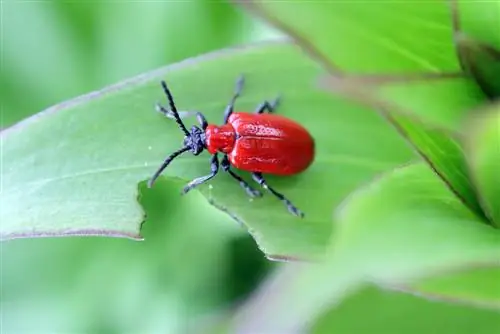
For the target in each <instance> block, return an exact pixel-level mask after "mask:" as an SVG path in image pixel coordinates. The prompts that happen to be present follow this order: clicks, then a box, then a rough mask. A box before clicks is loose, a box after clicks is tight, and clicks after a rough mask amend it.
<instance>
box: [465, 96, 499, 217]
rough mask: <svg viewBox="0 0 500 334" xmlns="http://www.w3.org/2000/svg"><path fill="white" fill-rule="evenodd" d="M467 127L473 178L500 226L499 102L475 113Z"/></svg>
mask: <svg viewBox="0 0 500 334" xmlns="http://www.w3.org/2000/svg"><path fill="white" fill-rule="evenodd" d="M466 128H467V130H468V131H467V137H466V147H467V150H466V151H467V156H468V158H469V159H468V160H469V163H470V166H471V171H472V175H473V179H474V180H475V183H476V185H477V188H478V191H479V193H480V196H481V202H482V203H483V206H484V207H485V210H486V211H487V213H488V216H489V217H490V218H491V219H492V221H493V223H494V224H495V225H496V226H497V227H500V103H494V104H490V105H489V106H486V107H484V108H481V109H478V110H475V114H474V116H473V117H471V118H470V121H469V122H468V123H467V124H466Z"/></svg>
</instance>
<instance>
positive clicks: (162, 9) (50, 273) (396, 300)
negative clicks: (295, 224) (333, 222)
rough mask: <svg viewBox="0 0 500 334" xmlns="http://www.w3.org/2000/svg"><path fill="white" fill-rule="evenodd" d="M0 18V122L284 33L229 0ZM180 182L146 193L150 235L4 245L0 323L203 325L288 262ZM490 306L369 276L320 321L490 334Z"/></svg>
mask: <svg viewBox="0 0 500 334" xmlns="http://www.w3.org/2000/svg"><path fill="white" fill-rule="evenodd" d="M1 19H2V22H1V28H2V34H1V41H2V47H1V49H2V50H1V51H2V62H1V65H2V68H1V73H0V85H1V86H0V88H1V89H0V100H1V103H2V109H1V119H0V121H1V128H5V127H8V126H10V125H12V124H14V123H15V122H17V121H19V120H21V119H23V118H25V117H28V116H30V115H32V114H34V113H36V112H39V111H41V110H43V109H45V108H47V107H49V106H51V105H53V104H56V103H59V102H61V101H64V100H66V99H70V98H73V97H75V96H78V95H80V94H84V93H87V92H89V91H93V90H97V89H100V88H103V87H104V86H106V85H109V84H113V83H116V82H117V81H120V80H123V79H126V78H129V77H132V76H135V75H137V74H140V73H143V72H145V71H149V70H152V69H155V68H158V67H161V66H165V65H167V64H170V63H174V62H177V61H180V60H182V59H185V58H188V57H192V56H196V55H199V54H202V53H205V52H209V51H212V50H217V49H220V48H225V47H229V46H236V45H239V44H243V43H248V42H257V41H262V40H266V39H269V38H276V37H279V36H280V33H278V32H276V31H275V30H274V29H272V28H270V27H269V26H267V25H265V24H263V23H262V22H260V21H256V20H255V19H254V18H252V17H250V16H248V15H247V14H246V13H245V12H243V11H241V10H238V9H236V8H235V7H233V6H232V5H230V4H229V3H227V2H221V1H164V2H97V1H88V2H84V1H81V2H63V1H38V2H33V1H30V2H27V1H2V15H1ZM142 186H144V185H142ZM172 187H175V188H176V189H177V188H178V187H179V185H176V184H175V181H165V180H162V181H160V182H159V183H158V186H156V187H155V188H153V189H152V190H151V191H148V196H146V197H144V198H142V199H141V203H142V204H143V205H144V207H145V209H146V211H147V212H148V214H149V216H148V220H147V222H146V223H145V225H144V227H143V231H142V234H143V236H144V237H145V241H143V242H136V241H130V240H124V239H109V238H76V237H73V238H53V239H32V240H13V241H9V242H5V243H2V244H0V246H1V287H0V289H1V290H0V293H1V304H0V307H1V312H0V316H1V319H0V320H1V330H0V331H1V332H2V333H187V332H192V333H204V332H205V331H204V330H200V328H204V326H209V325H212V324H213V325H216V324H217V323H218V321H222V323H224V319H225V316H226V314H227V313H226V312H232V311H234V310H237V309H238V307H239V306H240V304H241V303H242V302H244V301H245V300H246V298H247V297H248V296H250V295H251V294H252V292H254V291H255V289H256V288H257V287H258V286H259V284H261V283H262V282H264V281H265V280H266V279H267V278H268V277H269V274H270V273H271V272H273V271H276V270H279V269H280V267H283V266H286V265H284V264H278V263H274V262H269V261H268V260H266V259H265V258H264V255H263V254H262V252H260V250H259V249H258V248H257V246H256V244H255V242H254V241H253V239H251V238H250V236H249V235H248V234H247V233H246V231H245V230H244V229H243V228H241V227H240V226H239V225H238V224H237V223H236V222H234V221H233V220H231V219H230V218H228V217H227V216H226V215H225V214H223V213H220V212H218V211H217V210H215V209H214V208H212V207H211V206H210V205H209V204H208V203H207V202H206V200H205V199H204V198H203V197H202V196H201V195H200V194H198V193H197V192H193V193H192V194H190V196H184V197H180V196H178V195H177V194H178V193H177V191H176V190H172V189H171V188H172ZM168 194H173V195H168ZM194 208H195V209H194ZM297 302H298V303H300V301H297ZM395 311H397V312H395ZM388 314H390V315H391V317H392V318H389V316H388ZM360 315H363V316H367V317H364V322H360V321H359V318H360ZM368 315H369V316H368ZM415 317H421V318H419V319H423V320H425V321H422V322H420V321H415ZM496 317H498V314H495V313H493V312H487V311H479V310H477V311H475V310H469V309H468V308H466V307H462V306H449V305H446V304H436V303H432V302H428V301H424V300H422V299H418V298H416V297H410V296H406V295H401V294H387V293H383V292H381V291H379V290H374V289H368V290H367V291H363V292H360V293H358V294H356V295H355V296H354V297H353V299H352V300H348V301H347V302H346V304H343V305H342V307H341V308H340V309H339V310H333V311H330V312H327V313H325V314H324V316H323V317H322V318H321V319H320V321H319V322H318V323H317V324H316V325H315V326H314V328H313V330H314V332H317V333H333V332H335V333H353V334H357V333H379V332H386V331H387V332H389V333H403V332H414V333H422V332H430V331H429V330H430V329H432V328H437V330H436V331H435V333H454V334H455V333H458V332H459V331H460V330H463V333H470V332H471V331H472V330H474V332H475V333H485V334H486V333H492V334H493V333H495V331H494V330H493V331H492V327H491V324H492V320H493V319H496ZM221 319H222V320H221ZM395 319H397V320H396V321H395ZM456 319H461V320H462V322H457V321H456ZM438 321H444V322H445V323H446V324H445V325H443V324H442V325H441V327H440V326H437V327H436V323H437V322H438ZM483 323H484V328H483V327H481V324H483ZM465 324H468V326H466V325H465ZM377 326H378V327H377ZM499 326H500V323H499ZM374 329H375V330H374ZM391 330H392V331H391Z"/></svg>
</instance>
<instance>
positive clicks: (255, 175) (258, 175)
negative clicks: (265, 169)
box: [252, 173, 304, 217]
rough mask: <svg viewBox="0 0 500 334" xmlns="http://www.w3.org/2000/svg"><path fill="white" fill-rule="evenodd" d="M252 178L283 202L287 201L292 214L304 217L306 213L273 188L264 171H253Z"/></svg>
mask: <svg viewBox="0 0 500 334" xmlns="http://www.w3.org/2000/svg"><path fill="white" fill-rule="evenodd" d="M252 178H253V179H254V180H255V182H257V183H258V184H260V185H261V186H262V187H263V188H265V189H267V190H269V191H270V192H271V193H272V194H273V195H274V196H276V197H278V198H279V199H280V200H281V201H282V202H283V203H285V205H286V207H287V208H288V211H290V212H291V213H292V214H294V215H296V216H299V217H304V213H303V212H302V211H300V210H299V209H297V207H295V205H293V204H292V202H290V201H289V200H288V199H287V198H286V197H285V196H283V194H280V193H279V192H277V191H276V190H274V189H273V188H271V187H269V185H268V184H267V182H266V180H265V179H264V177H263V176H262V173H252Z"/></svg>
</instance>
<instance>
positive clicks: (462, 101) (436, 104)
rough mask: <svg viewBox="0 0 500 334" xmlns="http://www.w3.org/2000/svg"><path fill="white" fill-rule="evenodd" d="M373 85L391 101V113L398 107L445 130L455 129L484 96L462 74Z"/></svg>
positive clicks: (395, 111)
mask: <svg viewBox="0 0 500 334" xmlns="http://www.w3.org/2000/svg"><path fill="white" fill-rule="evenodd" d="M373 88H374V89H376V92H377V95H378V96H380V98H382V99H384V100H388V101H391V102H392V103H393V104H394V106H395V108H394V111H393V112H394V113H397V112H398V109H402V110H403V112H404V114H406V115H408V116H409V117H413V118H415V119H416V120H419V121H421V122H422V123H426V124H429V125H432V127H436V128H439V129H442V130H444V131H446V132H457V131H458V130H459V129H460V128H461V126H462V124H463V121H464V119H465V118H466V117H467V115H468V114H469V112H470V110H471V109H473V108H476V107H478V106H479V105H481V104H482V103H483V102H484V101H485V99H486V96H485V95H484V93H483V92H482V91H481V89H480V88H479V87H478V85H477V84H476V83H475V82H474V81H472V80H471V79H470V78H464V77H450V78H441V79H438V78H435V79H433V80H426V79H425V78H422V79H421V80H406V81H402V82H397V81H396V82H390V81H389V82H386V83H383V84H380V85H377V86H376V87H373Z"/></svg>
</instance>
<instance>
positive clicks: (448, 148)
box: [324, 77, 484, 216]
mask: <svg viewBox="0 0 500 334" xmlns="http://www.w3.org/2000/svg"><path fill="white" fill-rule="evenodd" d="M349 81H351V80H350V79H347V80H344V79H339V78H335V77H329V78H327V80H324V82H325V84H326V88H327V89H331V90H332V91H334V92H336V93H337V94H342V95H344V96H346V97H349V98H351V99H353V100H355V101H358V103H360V104H362V105H366V106H372V107H373V108H374V110H376V111H378V112H380V113H382V115H384V116H385V117H386V119H387V120H388V121H389V122H390V123H392V124H393V125H394V127H395V128H396V129H398V131H399V133H400V134H401V135H402V136H403V137H404V138H406V139H407V140H408V141H409V143H410V144H411V145H412V146H413V147H414V148H415V149H416V150H417V151H418V152H419V153H420V154H421V155H422V157H423V158H424V160H425V161H426V162H427V163H428V164H429V165H430V166H431V167H432V168H433V169H434V170H435V171H436V173H437V174H438V175H439V176H440V177H441V178H442V180H443V181H444V182H445V183H446V184H447V185H448V186H449V187H450V189H451V190H452V191H453V192H454V193H455V194H456V195H457V197H458V198H460V199H461V200H462V201H463V203H464V204H466V205H467V206H469V208H471V209H472V210H473V211H474V212H476V213H477V214H478V215H480V216H484V213H483V210H482V209H481V206H480V205H479V203H478V199H477V196H476V192H475V190H474V187H473V185H472V184H471V181H470V179H469V172H468V168H467V163H466V159H465V155H464V152H463V148H462V145H461V143H460V142H459V141H458V139H457V137H458V134H456V133H451V132H448V131H445V130H443V129H440V128H434V127H431V126H429V125H427V124H424V123H422V122H421V121H418V120H415V119H414V118H413V117H412V116H411V115H410V113H408V112H407V110H406V109H405V108H404V107H402V106H401V105H398V104H397V103H393V102H388V101H386V100H385V99H383V98H380V97H377V96H376V94H373V91H364V90H362V89H359V88H357V87H356V85H353V83H355V82H356V80H354V81H351V82H349ZM401 95H402V96H405V94H403V93H402V91H401ZM394 96H395V95H394ZM431 96H432V94H426V93H423V94H421V95H420V97H421V100H420V101H418V100H417V99H416V98H415V99H414V100H413V101H418V102H419V103H420V104H421V105H422V106H423V105H425V104H430V100H428V99H427V98H428V97H431ZM401 99H402V98H401ZM437 100H439V99H437ZM463 100H465V99H463ZM450 107H451V105H450ZM462 123H463V122H462Z"/></svg>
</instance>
